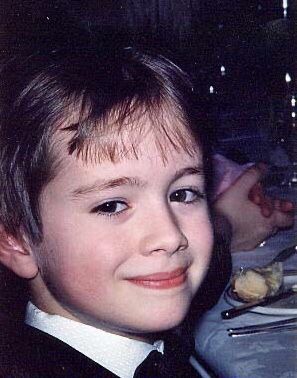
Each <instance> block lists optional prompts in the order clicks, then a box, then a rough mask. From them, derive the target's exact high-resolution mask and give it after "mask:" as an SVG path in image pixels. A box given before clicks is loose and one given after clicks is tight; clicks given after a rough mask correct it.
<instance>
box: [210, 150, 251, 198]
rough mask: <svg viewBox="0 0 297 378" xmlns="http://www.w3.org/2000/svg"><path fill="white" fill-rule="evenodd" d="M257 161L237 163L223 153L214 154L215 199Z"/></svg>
mask: <svg viewBox="0 0 297 378" xmlns="http://www.w3.org/2000/svg"><path fill="white" fill-rule="evenodd" d="M254 164H255V163H247V164H243V165H240V164H237V163H235V162H234V161H232V160H229V159H227V158H226V157H224V156H223V155H220V154H215V155H214V156H213V166H214V193H213V200H215V199H217V198H218V196H219V195H221V194H222V193H223V192H225V191H226V190H227V189H228V188H229V187H230V186H231V185H233V183H234V182H235V181H236V180H238V178H239V177H240V176H241V175H242V174H243V173H244V172H245V171H246V170H247V169H248V168H250V167H251V166H253V165H254Z"/></svg>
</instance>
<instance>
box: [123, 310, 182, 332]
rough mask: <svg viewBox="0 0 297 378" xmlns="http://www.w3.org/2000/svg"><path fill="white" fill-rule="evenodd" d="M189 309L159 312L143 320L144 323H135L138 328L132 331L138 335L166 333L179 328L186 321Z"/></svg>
mask: <svg viewBox="0 0 297 378" xmlns="http://www.w3.org/2000/svg"><path fill="white" fill-rule="evenodd" d="M187 312H188V308H184V309H182V308H179V309H175V310H172V311H170V312H167V311H164V312H162V311H159V312H156V313H151V314H148V316H147V317H145V318H142V321H140V322H137V323H135V325H136V327H135V328H134V327H133V328H134V329H132V330H130V331H132V333H134V332H135V333H136V334H137V333H138V334H149V333H159V332H165V331H168V330H170V329H173V328H175V327H177V326H179V325H180V324H181V323H182V322H183V320H184V319H185V317H186V315H187Z"/></svg>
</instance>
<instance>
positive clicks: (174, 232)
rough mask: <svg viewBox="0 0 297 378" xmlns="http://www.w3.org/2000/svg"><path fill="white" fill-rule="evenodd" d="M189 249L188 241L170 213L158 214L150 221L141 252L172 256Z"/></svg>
mask: <svg viewBox="0 0 297 378" xmlns="http://www.w3.org/2000/svg"><path fill="white" fill-rule="evenodd" d="M187 247H188V240H187V238H186V236H185V235H184V233H183V232H182V230H181V228H180V225H179V224H178V222H177V220H176V219H175V217H174V215H173V214H171V213H170V211H167V212H162V214H160V212H158V214H157V215H156V216H155V217H154V218H152V219H151V220H150V222H149V224H148V225H147V227H146V229H145V233H144V235H143V238H142V241H141V246H140V248H141V252H142V253H143V254H146V255H148V254H151V253H159V252H163V253H167V254H170V255H171V254H174V253H175V252H178V251H182V250H185V249H186V248H187Z"/></svg>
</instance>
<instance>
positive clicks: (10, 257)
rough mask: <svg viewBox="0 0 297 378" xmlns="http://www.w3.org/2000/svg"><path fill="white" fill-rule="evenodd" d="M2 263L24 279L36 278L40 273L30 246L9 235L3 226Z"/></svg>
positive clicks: (1, 234) (0, 261)
mask: <svg viewBox="0 0 297 378" xmlns="http://www.w3.org/2000/svg"><path fill="white" fill-rule="evenodd" d="M0 263H2V264H3V265H5V266H6V267H7V268H8V269H10V270H11V271H13V272H14V273H15V274H16V275H18V276H19V277H22V278H27V279H30V278H34V277H35V276H36V275H37V273H38V265H37V264H36V261H35V258H34V256H33V253H32V250H31V248H30V246H29V244H28V243H26V242H25V241H24V240H18V239H17V238H15V237H13V236H11V235H9V234H8V233H7V232H6V231H5V230H4V227H3V226H2V225H0Z"/></svg>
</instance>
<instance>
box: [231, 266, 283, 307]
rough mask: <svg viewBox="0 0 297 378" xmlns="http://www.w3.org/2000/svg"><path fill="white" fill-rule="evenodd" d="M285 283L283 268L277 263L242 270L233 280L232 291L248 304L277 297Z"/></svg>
mask: <svg viewBox="0 0 297 378" xmlns="http://www.w3.org/2000/svg"><path fill="white" fill-rule="evenodd" d="M282 282H283V266H282V263H280V262H277V263H274V264H271V265H267V266H265V267H262V268H253V269H252V268H249V269H241V270H240V271H239V272H237V273H235V275H234V276H233V278H232V289H233V292H235V293H236V295H237V296H238V297H239V298H241V299H243V300H244V301H246V302H251V301H254V300H257V299H262V298H265V297H268V296H271V295H275V294H276V293H277V292H278V291H279V289H280V287H281V285H282Z"/></svg>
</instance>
